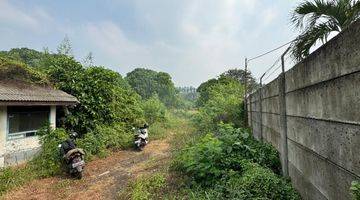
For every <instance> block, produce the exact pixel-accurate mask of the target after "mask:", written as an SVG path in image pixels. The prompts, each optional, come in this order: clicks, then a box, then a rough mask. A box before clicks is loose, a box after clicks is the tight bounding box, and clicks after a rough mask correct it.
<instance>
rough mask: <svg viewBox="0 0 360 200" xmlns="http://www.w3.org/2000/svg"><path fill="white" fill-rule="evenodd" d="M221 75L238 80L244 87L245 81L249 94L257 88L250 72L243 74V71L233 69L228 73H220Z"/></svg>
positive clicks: (257, 85)
mask: <svg viewBox="0 0 360 200" xmlns="http://www.w3.org/2000/svg"><path fill="white" fill-rule="evenodd" d="M245 74H246V75H245ZM221 75H222V76H227V77H230V78H233V79H235V80H238V81H239V82H240V83H241V84H242V85H245V81H246V84H247V87H248V88H247V89H248V91H249V92H251V91H254V90H256V89H258V88H259V84H258V83H257V82H256V79H255V78H254V77H253V75H252V74H251V72H250V71H248V72H246V73H245V70H242V69H236V68H235V69H229V70H228V71H226V72H224V73H222V74H221Z"/></svg>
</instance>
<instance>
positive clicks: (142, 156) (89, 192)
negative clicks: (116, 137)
mask: <svg viewBox="0 0 360 200" xmlns="http://www.w3.org/2000/svg"><path fill="white" fill-rule="evenodd" d="M169 155H170V152H169V143H168V141H166V140H158V141H153V142H150V143H149V145H148V146H147V147H146V148H145V150H144V151H142V152H136V151H120V152H116V153H113V154H112V155H111V156H109V157H107V158H104V159H97V160H94V161H92V162H90V163H87V165H86V169H85V174H84V177H83V179H82V180H74V179H71V178H69V177H52V178H46V179H41V180H34V181H31V182H29V183H27V184H26V185H24V186H23V187H20V188H18V189H15V190H13V191H11V192H9V193H8V194H6V195H5V196H4V199H6V200H15V199H16V200H25V199H26V200H33V199H37V200H45V199H51V200H52V199H76V200H82V199H86V200H90V199H91V200H92V199H96V200H97V199H116V198H117V195H118V192H119V191H120V190H121V189H122V188H124V187H125V186H126V185H127V183H128V182H129V181H130V180H132V179H134V178H135V177H137V176H139V175H142V174H145V173H154V172H156V171H158V170H161V168H162V167H163V166H164V165H165V164H164V163H165V162H167V160H168V158H169Z"/></svg>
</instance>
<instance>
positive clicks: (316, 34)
mask: <svg viewBox="0 0 360 200" xmlns="http://www.w3.org/2000/svg"><path fill="white" fill-rule="evenodd" d="M333 31H336V32H340V29H339V27H338V25H337V24H335V23H332V22H325V23H321V24H317V25H314V26H312V27H310V28H309V29H307V30H305V31H304V32H303V33H302V34H301V35H300V36H298V37H297V39H296V40H295V41H294V43H293V44H292V48H291V55H292V57H293V58H294V59H295V60H297V61H301V60H302V59H304V58H305V57H307V56H308V55H309V54H310V49H311V47H312V46H314V45H315V44H316V42H317V41H318V40H321V41H322V42H323V43H324V41H326V40H327V38H328V36H329V34H330V33H331V32H333Z"/></svg>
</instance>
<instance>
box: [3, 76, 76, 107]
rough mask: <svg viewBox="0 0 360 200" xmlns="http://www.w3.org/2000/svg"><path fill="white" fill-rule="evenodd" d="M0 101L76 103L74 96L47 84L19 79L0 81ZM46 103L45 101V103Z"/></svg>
mask: <svg viewBox="0 0 360 200" xmlns="http://www.w3.org/2000/svg"><path fill="white" fill-rule="evenodd" d="M0 102H1V103H2V104H4V102H49V103H52V104H54V103H56V102H59V103H61V104H75V103H78V100H77V99H76V97H74V96H72V95H70V94H67V93H66V92H63V91H61V90H56V89H53V88H51V87H48V86H39V85H34V84H29V83H24V82H20V81H14V80H12V81H0ZM45 104H46V103H45Z"/></svg>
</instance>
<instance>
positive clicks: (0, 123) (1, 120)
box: [0, 106, 7, 167]
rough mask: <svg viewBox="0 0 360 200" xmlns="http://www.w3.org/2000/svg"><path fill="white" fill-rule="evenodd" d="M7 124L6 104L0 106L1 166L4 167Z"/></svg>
mask: <svg viewBox="0 0 360 200" xmlns="http://www.w3.org/2000/svg"><path fill="white" fill-rule="evenodd" d="M6 126H7V109H6V106H0V167H4V154H5V142H6Z"/></svg>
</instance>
